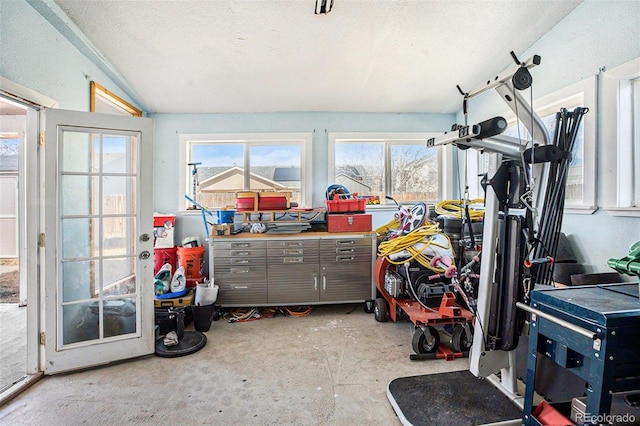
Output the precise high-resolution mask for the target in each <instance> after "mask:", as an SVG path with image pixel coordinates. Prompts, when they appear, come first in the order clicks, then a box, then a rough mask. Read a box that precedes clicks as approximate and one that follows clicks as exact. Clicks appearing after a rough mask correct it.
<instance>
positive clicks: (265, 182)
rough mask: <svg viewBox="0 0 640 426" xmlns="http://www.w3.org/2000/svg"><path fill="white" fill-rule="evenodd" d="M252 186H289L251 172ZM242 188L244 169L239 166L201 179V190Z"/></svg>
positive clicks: (235, 189) (257, 187) (273, 187)
mask: <svg viewBox="0 0 640 426" xmlns="http://www.w3.org/2000/svg"><path fill="white" fill-rule="evenodd" d="M199 175H200V172H199V171H198V176H199ZM251 188H252V189H272V190H273V189H287V186H286V185H282V184H280V183H278V182H276V181H274V180H271V179H267V178H265V177H263V176H260V175H258V174H255V173H251ZM242 190H244V169H242V168H241V167H238V166H233V167H230V168H226V169H224V170H223V171H221V172H220V173H218V174H216V175H213V176H211V177H208V178H206V179H204V180H202V179H200V191H202V192H218V191H221V192H228V191H242Z"/></svg>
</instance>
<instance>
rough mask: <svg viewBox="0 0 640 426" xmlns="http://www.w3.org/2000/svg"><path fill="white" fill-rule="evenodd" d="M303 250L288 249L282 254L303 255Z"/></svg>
mask: <svg viewBox="0 0 640 426" xmlns="http://www.w3.org/2000/svg"><path fill="white" fill-rule="evenodd" d="M303 253H304V250H302V249H289V250H282V254H284V255H285V256H286V255H292V254H303Z"/></svg>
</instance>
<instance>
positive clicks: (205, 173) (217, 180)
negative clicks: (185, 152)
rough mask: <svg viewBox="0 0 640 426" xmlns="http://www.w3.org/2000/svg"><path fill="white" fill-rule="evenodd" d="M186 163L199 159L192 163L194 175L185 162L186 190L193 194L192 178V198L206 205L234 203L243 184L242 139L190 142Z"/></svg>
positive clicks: (211, 206) (222, 205) (242, 188)
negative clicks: (187, 183) (195, 164)
mask: <svg viewBox="0 0 640 426" xmlns="http://www.w3.org/2000/svg"><path fill="white" fill-rule="evenodd" d="M190 158H191V160H190V161H189V162H190V163H202V164H200V165H197V166H196V170H197V175H196V176H194V174H193V166H189V170H190V174H189V178H190V181H189V188H190V190H189V193H188V195H189V196H190V197H192V196H193V182H194V178H195V179H196V181H197V182H198V185H197V187H196V201H197V202H198V203H199V204H201V205H203V206H205V207H210V208H216V207H225V206H234V205H235V201H236V192H238V191H243V190H244V189H245V188H244V144H242V143H210V144H192V145H191V152H190Z"/></svg>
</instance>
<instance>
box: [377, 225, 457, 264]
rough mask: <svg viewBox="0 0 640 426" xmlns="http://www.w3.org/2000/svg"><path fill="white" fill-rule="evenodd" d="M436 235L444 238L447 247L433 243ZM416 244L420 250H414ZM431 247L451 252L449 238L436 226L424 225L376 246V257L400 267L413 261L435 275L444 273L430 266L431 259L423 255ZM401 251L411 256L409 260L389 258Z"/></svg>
mask: <svg viewBox="0 0 640 426" xmlns="http://www.w3.org/2000/svg"><path fill="white" fill-rule="evenodd" d="M436 234H441V235H442V236H443V237H445V238H446V240H447V246H443V245H442V244H439V243H436V242H434V241H433V236H434V235H436ZM418 244H422V247H421V249H420V250H418V249H416V247H415V246H416V245H418ZM431 245H434V246H437V247H440V248H442V249H445V250H451V241H449V237H448V236H447V235H445V234H443V233H442V231H441V230H440V227H438V225H437V224H428V225H424V226H421V227H420V228H416V229H414V230H413V231H411V232H410V233H408V234H407V235H400V236H397V237H395V238H392V239H390V240H387V241H383V242H381V243H380V244H379V245H378V255H380V256H385V257H386V258H387V260H388V261H389V262H390V263H392V264H394V265H400V264H403V263H406V262H409V261H412V260H415V261H417V262H418V263H420V264H421V265H422V266H424V267H425V268H428V269H430V270H432V271H434V272H436V273H442V272H445V269H443V268H441V267H438V266H432V265H431V260H432V257H429V256H427V255H425V254H424V251H425V250H426V249H427V248H428V247H429V246H431ZM403 250H406V251H407V252H408V253H409V254H410V255H411V257H410V258H409V259H402V260H400V261H394V260H391V259H390V258H389V256H390V255H392V254H395V253H398V252H401V251H403ZM451 261H452V262H453V259H451Z"/></svg>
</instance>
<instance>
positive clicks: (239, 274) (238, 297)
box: [215, 266, 267, 306]
mask: <svg viewBox="0 0 640 426" xmlns="http://www.w3.org/2000/svg"><path fill="white" fill-rule="evenodd" d="M266 272H267V270H266V267H265V266H262V267H252V266H228V267H217V266H216V269H215V283H216V284H217V285H218V287H219V291H218V300H217V303H218V304H221V305H225V304H236V305H240V306H253V305H255V304H264V303H267V280H266ZM245 304H246V305H245Z"/></svg>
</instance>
